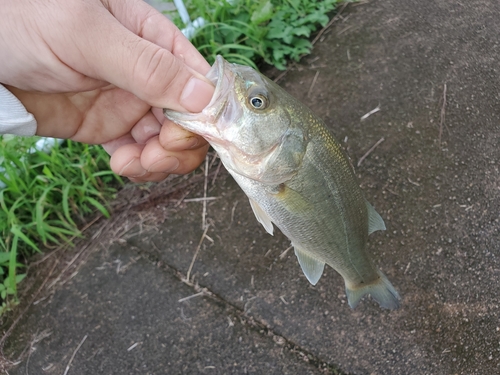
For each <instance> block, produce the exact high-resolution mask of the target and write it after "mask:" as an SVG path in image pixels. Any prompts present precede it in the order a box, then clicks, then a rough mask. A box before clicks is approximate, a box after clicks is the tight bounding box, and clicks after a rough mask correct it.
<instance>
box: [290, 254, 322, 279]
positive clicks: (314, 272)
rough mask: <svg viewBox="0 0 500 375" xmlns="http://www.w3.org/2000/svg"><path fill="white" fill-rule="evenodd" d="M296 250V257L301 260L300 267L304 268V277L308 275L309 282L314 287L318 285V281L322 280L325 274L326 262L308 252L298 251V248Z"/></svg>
mask: <svg viewBox="0 0 500 375" xmlns="http://www.w3.org/2000/svg"><path fill="white" fill-rule="evenodd" d="M294 249H295V255H296V256H297V259H298V260H299V264H300V267H301V268H302V272H304V275H306V277H307V280H309V282H310V283H311V284H312V285H316V283H317V282H318V280H319V279H320V278H321V275H322V274H323V269H324V268H325V262H322V261H320V260H317V259H316V258H313V257H312V256H310V255H309V254H307V253H306V252H304V251H302V250H300V249H297V248H296V247H295V248H294Z"/></svg>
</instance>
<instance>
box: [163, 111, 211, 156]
mask: <svg viewBox="0 0 500 375" xmlns="http://www.w3.org/2000/svg"><path fill="white" fill-rule="evenodd" d="M159 142H160V144H161V145H162V146H163V148H165V149H166V150H169V151H183V150H191V149H195V148H200V147H205V146H206V144H207V141H205V139H204V138H203V137H201V136H199V135H196V134H193V133H191V132H190V131H187V130H186V129H184V128H182V127H181V126H179V125H177V124H175V123H174V122H172V121H170V120H167V119H165V121H164V122H163V126H162V128H161V131H160V135H159Z"/></svg>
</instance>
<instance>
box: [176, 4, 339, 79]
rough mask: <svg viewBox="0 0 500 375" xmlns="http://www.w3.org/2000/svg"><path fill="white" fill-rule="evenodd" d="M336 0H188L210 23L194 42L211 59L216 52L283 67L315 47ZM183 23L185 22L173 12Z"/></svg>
mask: <svg viewBox="0 0 500 375" xmlns="http://www.w3.org/2000/svg"><path fill="white" fill-rule="evenodd" d="M337 2H338V0H324V1H316V0H314V1H313V0H261V1H256V0H186V2H185V3H186V7H187V9H188V12H189V15H190V18H191V20H194V19H196V18H198V17H202V18H203V19H205V21H206V24H205V25H204V26H203V27H201V28H199V29H197V31H196V34H195V36H194V38H193V39H192V40H191V42H192V43H193V44H194V45H195V46H196V47H197V48H198V50H199V51H200V52H201V54H202V55H203V56H204V57H205V58H206V59H207V60H208V61H209V62H210V63H211V64H212V63H213V62H214V61H215V56H217V55H222V56H224V57H225V58H226V59H227V60H228V61H231V62H234V63H239V64H244V65H249V66H252V67H254V68H257V64H258V63H260V62H261V61H264V62H266V63H268V64H270V65H273V66H275V67H277V68H278V69H281V70H283V69H285V68H286V64H287V61H288V60H294V61H298V60H299V58H300V57H301V56H303V55H305V54H308V53H309V52H310V51H311V48H312V45H311V42H310V41H309V37H310V36H311V33H313V32H314V31H316V30H317V28H318V27H320V26H325V25H326V24H327V23H328V20H329V18H328V13H330V12H331V11H332V10H333V9H335V6H336V4H337ZM171 17H172V18H173V20H174V22H175V23H176V25H177V26H178V27H179V28H181V29H182V28H183V27H184V26H185V25H184V24H183V23H182V21H181V20H180V18H179V16H176V14H175V13H174V14H172V15H171Z"/></svg>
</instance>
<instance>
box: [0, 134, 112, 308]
mask: <svg viewBox="0 0 500 375" xmlns="http://www.w3.org/2000/svg"><path fill="white" fill-rule="evenodd" d="M37 140H38V138H36V137H31V138H21V137H7V136H4V137H0V297H1V299H2V300H3V301H4V302H3V305H2V306H1V307H0V315H1V312H2V311H5V310H7V309H8V308H9V306H11V305H12V301H10V302H9V301H7V300H8V299H9V297H12V296H14V300H15V296H16V292H17V284H18V283H19V282H20V281H21V280H22V279H23V278H24V276H25V274H23V273H19V271H20V270H21V269H22V268H23V265H22V264H21V263H19V259H20V257H27V256H29V255H30V254H32V253H34V252H39V251H40V249H39V244H40V243H41V244H43V245H44V246H46V247H50V246H55V245H58V244H64V243H68V244H71V240H72V238H74V237H75V236H79V230H78V225H79V224H81V223H82V222H83V220H84V219H83V218H84V216H85V215H86V214H90V213H92V212H94V211H96V210H97V211H99V212H101V213H102V214H103V215H105V216H108V215H109V213H108V211H107V209H106V207H105V202H106V201H107V200H108V199H109V198H110V197H112V196H113V194H114V193H115V188H114V187H113V186H116V184H117V183H120V182H121V180H120V178H119V177H117V176H116V175H114V174H113V173H112V172H111V171H110V170H109V164H108V160H109V158H108V155H107V154H106V152H105V151H104V150H103V149H102V148H101V147H98V146H89V145H84V144H80V143H75V142H71V141H67V142H66V143H65V144H64V146H60V145H59V144H56V145H55V146H54V147H53V148H52V149H51V150H50V151H49V152H48V153H45V152H42V151H36V150H35V149H34V148H33V146H34V145H35V143H36V141H37Z"/></svg>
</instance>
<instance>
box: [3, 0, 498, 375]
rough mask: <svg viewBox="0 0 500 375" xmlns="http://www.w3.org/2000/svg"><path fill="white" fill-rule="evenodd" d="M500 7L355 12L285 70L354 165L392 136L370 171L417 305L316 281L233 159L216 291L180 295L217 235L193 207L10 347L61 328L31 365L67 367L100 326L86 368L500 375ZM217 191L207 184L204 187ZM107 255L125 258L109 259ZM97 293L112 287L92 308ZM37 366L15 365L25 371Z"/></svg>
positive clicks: (480, 2)
mask: <svg viewBox="0 0 500 375" xmlns="http://www.w3.org/2000/svg"><path fill="white" fill-rule="evenodd" d="M498 14H500V4H498V3H496V2H490V1H485V0H470V1H467V2H457V1H452V0H437V1H433V2H430V1H427V2H415V1H410V0H386V1H381V0H378V1H377V0H374V1H370V2H366V3H362V4H359V5H357V6H350V7H349V9H348V10H347V12H345V13H344V15H343V19H342V20H340V21H339V22H337V23H336V24H334V26H332V27H331V28H330V29H329V30H328V31H327V32H326V33H325V34H324V35H323V38H322V40H320V41H319V42H318V43H317V45H316V47H315V49H314V51H313V54H312V55H310V56H308V57H307V58H305V59H304V60H303V61H301V62H300V63H299V64H296V65H294V67H293V68H292V69H291V71H290V72H289V73H288V74H287V75H286V76H285V77H284V78H283V80H282V81H281V82H280V83H281V84H282V85H283V86H284V87H285V88H286V89H287V90H288V91H290V92H291V93H292V94H294V95H295V96H297V97H298V98H299V99H301V100H302V101H304V102H305V103H306V104H308V105H309V106H310V107H311V108H312V109H313V110H314V111H315V112H316V113H318V114H319V115H320V116H321V117H322V118H324V119H325V121H326V123H327V124H328V126H330V127H331V129H332V131H333V132H334V134H336V136H337V138H338V139H339V140H341V141H343V143H344V144H345V146H346V148H347V149H348V152H349V154H350V155H351V157H352V159H353V162H354V164H356V163H357V162H358V161H359V160H360V159H361V157H362V156H363V155H364V154H365V153H366V151H367V150H369V149H370V148H371V147H372V146H373V145H374V144H375V143H376V142H377V141H379V140H380V139H381V138H383V139H384V140H383V141H382V143H380V145H379V146H378V147H377V148H376V149H375V150H374V151H373V152H372V153H371V154H370V155H369V156H368V157H367V158H366V159H364V161H363V163H362V164H361V165H360V166H359V167H357V168H356V170H357V172H358V174H359V177H360V182H361V184H362V187H363V189H364V191H365V193H366V196H367V198H368V200H369V201H370V202H372V203H373V204H374V206H375V207H376V208H377V210H378V212H379V213H380V214H381V215H382V217H384V219H385V222H386V224H387V229H388V230H387V231H386V232H384V233H381V232H377V233H374V234H373V235H372V236H370V245H369V246H370V251H371V252H372V253H373V255H374V259H375V261H376V263H377V264H378V265H379V267H380V268H381V269H382V270H383V271H384V273H385V274H386V275H387V276H388V278H389V279H390V280H391V281H392V283H393V284H394V286H395V287H396V288H397V289H398V290H399V291H400V293H401V295H402V297H403V305H402V308H401V309H400V310H398V311H394V312H388V311H384V310H381V309H379V308H378V306H377V305H376V304H375V303H373V302H372V301H370V300H369V299H365V300H364V301H362V303H361V304H360V305H359V306H358V308H357V309H356V310H351V309H350V308H349V307H348V306H347V304H346V299H345V295H344V286H343V282H342V280H341V277H340V276H338V275H337V274H335V272H334V271H333V270H331V269H329V268H327V269H326V272H325V274H324V276H323V277H322V279H321V280H320V282H319V283H318V284H317V286H315V287H312V286H310V285H309V284H308V282H307V281H306V279H305V278H304V277H303V276H302V274H301V271H300V268H299V266H298V263H297V261H296V259H295V256H294V255H293V251H288V252H287V253H284V251H285V250H286V249H287V248H288V247H289V241H288V240H287V239H286V238H285V237H284V236H282V235H281V234H279V233H278V234H276V235H275V236H274V237H271V236H269V235H267V234H266V233H265V231H264V230H263V229H262V228H261V227H260V226H259V224H258V223H257V222H256V221H255V219H254V217H253V214H252V212H251V209H250V207H249V205H248V203H247V200H246V197H245V196H244V195H243V194H242V193H241V191H240V190H239V189H238V188H237V186H236V185H235V183H234V182H233V181H232V180H231V178H230V177H229V176H228V175H227V174H226V173H224V172H223V171H222V172H221V173H219V174H218V177H217V180H216V183H215V185H214V186H213V187H212V186H211V184H210V185H209V187H210V189H209V195H210V196H217V197H220V198H219V199H218V200H215V201H211V202H210V203H209V204H208V207H207V215H208V221H209V222H210V223H211V226H210V228H209V230H208V233H207V234H208V235H209V237H210V240H208V239H205V241H204V242H203V244H202V246H201V248H200V251H199V254H198V255H197V257H196V261H195V263H194V266H193V268H192V271H191V276H192V277H193V278H194V280H195V281H196V282H197V283H198V284H199V287H200V288H206V290H207V291H209V292H210V293H211V294H212V296H211V297H207V296H206V297H199V298H193V299H191V300H189V301H186V302H182V303H179V302H178V300H179V299H180V298H182V297H184V296H189V295H192V294H195V293H197V291H199V290H200V289H192V288H189V287H188V286H186V285H184V284H181V283H179V278H180V277H182V276H180V275H185V274H186V273H187V271H188V269H189V267H190V264H191V262H192V259H193V255H194V253H195V250H196V247H197V244H198V242H199V240H200V237H201V236H202V233H203V231H202V229H201V203H195V202H193V203H184V204H182V205H180V206H179V207H178V209H176V210H172V212H170V213H169V214H168V217H167V220H166V221H165V222H164V223H163V224H161V225H157V226H156V227H154V228H150V229H147V228H146V229H144V230H142V231H141V232H140V234H135V235H132V234H130V233H129V234H128V235H127V236H125V237H124V238H126V242H125V243H124V244H122V249H121V250H120V252H123V257H124V259H125V260H123V262H125V263H126V261H127V260H126V259H128V258H135V257H138V256H140V259H139V260H138V261H137V263H134V264H133V265H132V266H130V268H129V269H128V270H126V271H125V272H124V273H123V274H120V275H115V274H116V272H115V271H113V270H114V269H115V265H114V263H113V261H115V260H116V259H117V257H120V259H122V258H121V256H122V255H121V254H120V255H117V254H118V253H117V252H116V251H117V250H116V249H115V250H113V251H111V252H109V253H104V254H100V255H98V254H95V255H91V257H90V258H89V259H90V260H89V263H88V265H85V266H84V267H83V268H81V269H80V271H79V273H78V275H77V276H76V277H75V279H73V281H72V282H71V283H70V284H65V285H64V286H62V287H60V289H59V290H58V291H57V292H56V293H55V294H54V295H53V296H52V297H51V299H50V300H48V301H47V302H45V303H42V304H39V305H36V306H33V307H32V308H31V309H30V311H29V313H28V316H27V318H25V321H24V322H23V325H22V326H20V327H18V329H17V330H16V332H15V334H14V335H13V336H12V337H13V338H14V339H11V340H10V341H9V342H8V346H7V349H10V350H11V351H14V352H15V351H16V350H17V352H19V351H20V350H21V349H22V347H23V345H22V342H23V338H24V342H27V340H28V337H32V336H29V335H28V333H29V334H30V335H32V334H33V333H34V332H36V331H39V332H43V330H44V329H50V330H51V331H52V335H51V336H49V337H48V338H46V339H44V340H42V341H40V342H39V343H38V344H35V345H34V347H36V349H37V350H36V351H34V352H33V353H32V354H31V356H30V357H29V368H30V369H31V368H33V369H35V368H37V369H40V368H42V367H43V366H47V365H48V364H49V363H52V364H53V365H54V366H57V367H54V368H57V371H56V372H55V373H60V372H61V370H62V369H63V368H64V366H66V364H67V362H68V361H69V358H70V356H71V354H72V353H73V351H74V350H75V348H76V346H77V345H78V343H79V342H80V340H81V339H82V338H83V337H84V335H86V334H88V335H89V336H88V338H87V340H88V341H87V340H86V341H85V343H84V344H83V345H82V347H81V349H80V351H79V352H78V353H79V354H77V357H75V359H74V362H73V363H74V365H73V366H72V368H71V371H70V372H69V374H72V373H75V374H76V373H78V371H82V372H80V373H82V374H83V373H86V374H88V373H105V374H107V373H111V374H114V373H116V374H118V373H120V374H122V373H131V374H132V373H133V374H135V373H138V374H139V373H148V372H147V371H149V373H154V374H162V373H174V374H175V373H189V374H191V373H193V374H195V373H202V372H201V371H211V370H213V369H212V368H210V366H216V369H220V371H218V370H216V372H215V373H231V372H232V371H234V373H243V372H244V369H245V368H246V369H247V371H248V372H250V373H251V371H254V372H255V373H273V371H274V373H287V371H288V373H297V374H302V373H308V371H309V372H310V373H315V372H314V371H316V372H318V371H323V372H325V373H335V371H336V370H335V368H337V367H339V368H340V369H341V370H342V371H344V372H345V373H352V374H359V375H365V374H367V375H368V374H369V375H373V374H381V375H382V374H383V375H392V374H394V375H396V374H398V375H399V374H419V375H421V374H464V375H465V374H478V375H479V374H496V373H500V323H499V318H500V317H499V312H498V311H499V305H500V298H499V294H500V284H499V283H498V278H499V277H500V264H499V263H500V262H499V253H500V241H499V240H500V220H499V212H500V199H499V198H500V175H499V169H498V165H499V160H500V150H499V147H498V145H499V143H500V142H499V141H500V111H499V109H498V100H499V89H498V88H499V87H500V82H499V77H498V61H499V60H500V48H499V44H498V40H499V39H500V21H498ZM317 72H319V75H318V78H317V80H316V83H315V85H314V86H313V87H312V88H311V84H312V82H313V80H314V77H315V75H316V73H317ZM269 74H273V72H269ZM379 105H380V111H379V112H377V113H374V114H373V115H371V116H370V117H368V118H367V119H365V120H364V121H361V120H360V119H361V117H362V116H363V115H364V114H365V113H367V112H369V111H370V110H372V109H374V108H375V107H377V106H379ZM216 167H217V166H216V165H214V167H213V168H216ZM202 192H203V187H202V186H197V187H196V188H194V189H192V190H191V191H190V193H189V196H188V197H200V196H202ZM106 262H107V263H109V264H111V265H112V266H110V268H109V269H108V268H106V266H104V267H105V268H104V269H103V270H99V271H96V267H99V266H100V265H102V264H105V263H106ZM158 265H160V269H158ZM99 272H102V273H106V275H107V276H102V274H100V273H99ZM176 272H178V274H176ZM93 275H96V276H93ZM175 275H177V276H175ZM107 278H109V280H108V281H106V280H107ZM98 280H99V281H98ZM95 283H97V284H95ZM86 284H88V285H87V287H88V288H89V289H88V290H85V288H84V286H85V285H86ZM99 290H102V293H104V292H106V293H105V294H103V296H104V295H106V296H107V297H100V295H99V293H98V292H97V291H99ZM92 291H93V292H92ZM85 295H86V296H87V297H83V296H85ZM89 296H93V297H94V298H96V299H95V300H93V302H88V303H85V301H87V299H88V298H89ZM200 311H204V312H203V314H201V313H200ZM63 313H64V314H65V317H66V318H62V315H58V314H63ZM72 316H74V317H78V318H79V319H74V320H69V319H70V317H72ZM132 316H136V317H137V318H136V319H134V320H132V318H131V317H132ZM183 317H184V318H183ZM228 317H229V319H231V321H232V322H233V323H234V324H235V325H234V326H233V327H229V325H230V324H229V321H228ZM235 317H240V319H239V320H238V319H236V318H235ZM65 319H68V320H69V321H70V322H71V324H69V325H68V324H66V323H65ZM184 319H192V320H191V321H185V320H184ZM141 322H145V324H144V325H143V324H141ZM238 322H240V323H238ZM98 326H100V327H99V328H96V327H98ZM58 327H61V328H58ZM62 327H64V328H62ZM177 330H178V332H177ZM118 332H119V333H118ZM234 332H237V333H234ZM148 334H149V336H147V335H148ZM165 337H168V339H165ZM210 337H211V340H212V341H210ZM237 337H238V339H236V338H237ZM239 337H242V342H241V343H240V342H239ZM161 338H163V339H164V341H161V340H162V339H161ZM170 338H171V340H170ZM181 338H184V340H185V341H184V342H181V341H180V340H181ZM135 342H140V343H141V344H139V345H137V347H135V348H134V349H132V350H131V351H130V352H128V351H127V349H128V348H129V347H130V346H132V345H133V344H134V343H135ZM174 343H175V344H176V345H177V346H178V347H175V346H174ZM256 343H257V344H259V347H260V348H261V349H260V350H258V349H255V344H256ZM279 343H281V344H283V346H280V344H279ZM162 344H163V345H165V347H163V346H162ZM24 345H25V344H24ZM99 348H101V349H102V350H101V351H99ZM262 348H265V349H262ZM251 350H254V351H253V352H252V353H251V354H249V353H250V351H251ZM199 353H208V354H207V355H200V354H199ZM219 353H221V354H219ZM141 355H142V357H141ZM92 356H94V357H93V358H99V361H100V363H103V364H104V365H103V366H104V367H103V370H98V367H85V366H94V365H93V364H92V363H94V362H93V361H94V359H89V358H90V357H92ZM305 357H307V359H308V360H309V363H305V362H304V361H303V359H304V358H305ZM167 358H168V359H167ZM170 358H172V359H170ZM207 358H211V361H212V362H207ZM87 359H88V360H87ZM86 360H87V361H86ZM27 361H28V359H27V358H26V357H25V359H24V360H23V362H22V363H21V364H20V365H19V366H17V368H16V369H14V370H11V372H12V373H23V371H24V370H23V369H24V368H25V367H26V363H27ZM85 361H86V362H85ZM169 361H170V362H169ZM233 362H234V363H236V365H234V367H232V366H233ZM169 363H170V365H169ZM266 363H267V365H266ZM77 365H78V366H84V367H78V366H77ZM143 365H147V366H149V367H147V368H142V367H140V366H143ZM328 365H330V366H331V367H328ZM31 366H38V367H31ZM184 366H187V367H186V368H185V369H184ZM207 366H208V367H207ZM266 366H267V367H266ZM280 366H281V367H280ZM294 366H297V367H294ZM299 366H301V367H299ZM79 369H81V370H79ZM15 371H17V372H15ZM92 371H94V372H92ZM96 371H97V372H96ZM30 373H36V372H35V370H33V372H30Z"/></svg>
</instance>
